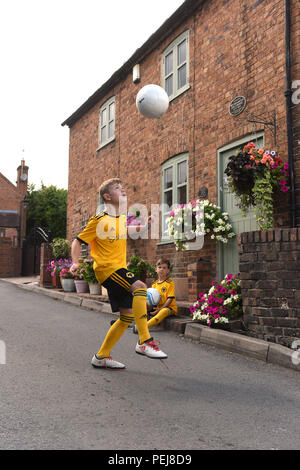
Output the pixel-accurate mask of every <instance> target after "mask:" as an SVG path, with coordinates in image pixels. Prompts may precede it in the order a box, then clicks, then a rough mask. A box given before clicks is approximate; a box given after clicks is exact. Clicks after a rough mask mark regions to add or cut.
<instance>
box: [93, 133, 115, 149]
mask: <svg viewBox="0 0 300 470" xmlns="http://www.w3.org/2000/svg"><path fill="white" fill-rule="evenodd" d="M114 140H116V137H115V136H113V137H111V138H110V139H108V140H106V141H105V142H103V144H100V145H99V147H98V148H97V150H96V152H99V151H100V150H101V149H103V147H106V146H107V145H108V144H111V143H112V142H114Z"/></svg>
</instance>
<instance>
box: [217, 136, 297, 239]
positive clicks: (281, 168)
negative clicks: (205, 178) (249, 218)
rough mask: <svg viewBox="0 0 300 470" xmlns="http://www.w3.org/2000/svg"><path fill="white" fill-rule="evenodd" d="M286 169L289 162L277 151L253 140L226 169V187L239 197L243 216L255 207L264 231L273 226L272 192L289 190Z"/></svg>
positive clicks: (257, 217)
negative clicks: (262, 146) (283, 159)
mask: <svg viewBox="0 0 300 470" xmlns="http://www.w3.org/2000/svg"><path fill="white" fill-rule="evenodd" d="M287 170H288V164H287V163H283V161H282V160H281V159H280V158H279V157H278V156H277V155H276V152H275V151H274V150H271V151H269V150H264V149H258V148H257V147H256V145H255V144H254V143H253V142H250V143H249V144H247V145H245V147H244V148H243V150H239V151H237V153H236V155H233V156H231V157H230V158H229V162H228V165H227V167H226V169H225V174H226V175H227V177H228V180H227V187H228V189H229V191H231V192H232V193H233V194H234V195H235V196H236V198H237V200H238V203H237V206H238V207H239V208H240V209H241V211H242V212H243V214H244V216H246V215H247V213H248V211H249V209H250V208H252V207H254V212H255V217H256V220H257V223H258V225H259V228H260V229H261V230H268V229H271V228H273V226H274V218H273V212H274V207H273V195H274V193H275V192H279V191H281V192H284V193H285V192H287V191H288V190H289V186H288V179H289V173H288V171H287Z"/></svg>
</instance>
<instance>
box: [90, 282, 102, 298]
mask: <svg viewBox="0 0 300 470" xmlns="http://www.w3.org/2000/svg"><path fill="white" fill-rule="evenodd" d="M89 289H90V294H92V295H100V294H101V286H100V284H98V283H97V284H96V283H94V282H89Z"/></svg>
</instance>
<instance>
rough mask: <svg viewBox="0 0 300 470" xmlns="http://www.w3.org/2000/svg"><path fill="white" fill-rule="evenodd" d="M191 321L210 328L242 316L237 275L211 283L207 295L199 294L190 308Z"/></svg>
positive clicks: (229, 275) (228, 275)
mask: <svg viewBox="0 0 300 470" xmlns="http://www.w3.org/2000/svg"><path fill="white" fill-rule="evenodd" d="M190 312H191V315H192V317H193V320H197V321H200V322H201V323H204V324H205V325H208V326H210V327H214V326H220V327H222V326H224V325H226V324H228V323H229V321H230V320H235V319H237V318H239V317H241V316H242V315H243V307H242V294H241V287H240V279H239V277H238V275H235V276H233V275H232V274H227V275H226V276H225V278H224V279H223V280H222V281H221V282H219V283H218V282H217V281H213V282H212V283H211V288H210V290H209V292H208V293H207V294H205V293H203V292H201V293H200V294H199V296H198V300H197V302H195V303H194V304H193V306H192V307H190Z"/></svg>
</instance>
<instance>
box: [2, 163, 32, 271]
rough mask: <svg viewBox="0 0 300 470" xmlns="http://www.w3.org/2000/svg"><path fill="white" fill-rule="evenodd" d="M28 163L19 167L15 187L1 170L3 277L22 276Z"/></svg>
mask: <svg viewBox="0 0 300 470" xmlns="http://www.w3.org/2000/svg"><path fill="white" fill-rule="evenodd" d="M27 185H28V166H26V165H25V160H22V161H21V165H20V166H19V167H18V169H17V182H16V186H15V185H14V184H13V183H11V182H10V181H9V180H8V179H7V178H6V177H5V176H4V175H3V174H2V173H0V277H14V276H19V275H20V274H21V270H22V247H23V241H24V238H25V235H26V195H27Z"/></svg>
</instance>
